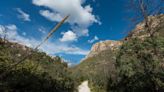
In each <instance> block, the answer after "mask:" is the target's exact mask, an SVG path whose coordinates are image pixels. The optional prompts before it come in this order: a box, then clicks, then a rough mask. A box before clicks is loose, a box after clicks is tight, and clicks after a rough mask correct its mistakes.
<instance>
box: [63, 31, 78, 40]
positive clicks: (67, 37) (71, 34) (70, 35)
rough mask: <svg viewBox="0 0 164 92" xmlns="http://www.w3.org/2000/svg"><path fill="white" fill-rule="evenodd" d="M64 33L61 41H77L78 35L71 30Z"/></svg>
mask: <svg viewBox="0 0 164 92" xmlns="http://www.w3.org/2000/svg"><path fill="white" fill-rule="evenodd" d="M62 34H63V37H62V38H61V39H60V41H61V42H72V41H77V35H76V34H75V33H74V32H72V31H70V30H69V31H67V32H65V33H62Z"/></svg>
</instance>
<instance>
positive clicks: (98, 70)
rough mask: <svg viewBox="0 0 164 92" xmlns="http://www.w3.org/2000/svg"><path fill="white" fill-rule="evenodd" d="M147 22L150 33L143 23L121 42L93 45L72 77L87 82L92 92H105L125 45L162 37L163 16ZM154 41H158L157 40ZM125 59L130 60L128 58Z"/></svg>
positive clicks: (114, 73) (163, 35)
mask: <svg viewBox="0 0 164 92" xmlns="http://www.w3.org/2000/svg"><path fill="white" fill-rule="evenodd" d="M148 21H149V23H150V28H151V30H152V31H151V32H150V33H149V32H147V31H146V30H145V29H146V28H145V21H143V22H141V23H139V24H138V25H136V27H135V28H134V30H132V31H131V32H130V33H129V34H128V36H127V37H126V38H124V39H123V40H120V41H112V40H106V41H101V42H98V43H96V44H94V45H93V46H92V48H91V51H90V53H89V54H88V55H87V56H86V58H85V59H83V60H82V61H81V63H80V64H79V65H77V66H75V67H73V69H72V70H73V75H74V77H75V78H78V79H80V80H79V81H85V80H89V84H90V87H91V90H92V92H106V89H107V86H106V85H107V82H108V80H109V79H110V78H112V80H115V78H116V72H117V69H116V64H117V61H116V58H118V56H119V54H120V53H122V54H123V53H125V52H122V48H123V47H124V45H125V44H131V45H133V44H134V45H135V43H132V40H134V39H139V40H140V41H139V42H144V41H146V42H147V39H148V38H149V37H150V36H151V34H154V35H155V36H156V37H164V31H163V29H164V28H163V27H164V23H163V21H164V15H163V14H161V15H156V16H149V17H148ZM156 30H157V32H156ZM155 39H156V40H159V39H158V38H155ZM127 49H130V47H129V48H127ZM136 49H137V48H136ZM134 53H135V52H134ZM131 55H133V53H132V54H131ZM161 55H162V54H161ZM125 59H130V56H129V57H128V56H127V57H126V58H125Z"/></svg>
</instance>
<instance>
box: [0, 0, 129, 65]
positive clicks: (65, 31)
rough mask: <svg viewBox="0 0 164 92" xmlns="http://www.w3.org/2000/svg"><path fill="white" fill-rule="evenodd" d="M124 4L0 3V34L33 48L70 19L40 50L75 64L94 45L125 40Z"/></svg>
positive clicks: (97, 0)
mask: <svg viewBox="0 0 164 92" xmlns="http://www.w3.org/2000/svg"><path fill="white" fill-rule="evenodd" d="M126 4H127V0H60V1H59V0H1V3H0V30H6V31H8V34H10V35H9V36H8V39H9V40H12V41H15V42H19V43H21V44H25V45H27V46H30V47H35V46H36V45H37V44H39V43H40V42H41V41H42V40H43V39H44V37H45V36H46V35H47V33H48V32H49V31H50V30H51V29H52V28H53V27H54V26H55V25H56V24H57V23H58V22H59V21H61V19H62V18H63V17H64V16H66V15H70V17H69V19H68V20H67V21H66V22H65V23H64V25H62V27H61V28H60V29H59V30H58V31H57V32H55V33H54V34H53V36H52V37H51V38H50V39H49V40H48V42H46V43H45V44H44V45H43V46H42V47H41V48H40V49H41V50H42V51H44V52H46V53H48V54H50V55H59V56H61V57H63V58H64V59H65V60H67V61H68V62H71V63H74V64H77V63H79V62H80V60H81V59H82V58H84V57H85V55H87V53H88V52H89V50H90V49H91V46H92V45H93V44H94V43H96V42H99V41H104V40H121V39H122V38H124V37H125V36H126V31H129V30H130V29H131V28H130V26H129V25H130V21H129V20H128V16H130V15H131V13H130V12H128V11H127V8H126ZM11 34H12V35H11Z"/></svg>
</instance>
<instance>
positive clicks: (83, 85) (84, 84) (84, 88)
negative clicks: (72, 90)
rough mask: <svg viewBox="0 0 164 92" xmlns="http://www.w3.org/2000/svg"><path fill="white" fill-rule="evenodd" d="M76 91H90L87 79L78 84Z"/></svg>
mask: <svg viewBox="0 0 164 92" xmlns="http://www.w3.org/2000/svg"><path fill="white" fill-rule="evenodd" d="M78 92H91V91H90V88H89V87H88V81H84V82H82V83H81V85H79V87H78Z"/></svg>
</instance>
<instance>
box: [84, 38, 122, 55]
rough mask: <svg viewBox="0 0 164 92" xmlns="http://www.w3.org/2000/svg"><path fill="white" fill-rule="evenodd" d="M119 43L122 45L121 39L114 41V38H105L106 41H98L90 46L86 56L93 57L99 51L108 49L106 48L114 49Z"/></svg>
mask: <svg viewBox="0 0 164 92" xmlns="http://www.w3.org/2000/svg"><path fill="white" fill-rule="evenodd" d="M121 45H122V42H121V41H114V40H106V41H101V42H98V43H96V44H94V45H93V46H92V48H91V51H90V53H89V54H88V55H87V57H93V56H95V55H97V54H99V53H100V52H102V51H105V50H108V49H110V50H112V51H115V50H116V49H118V48H119V47H120V46H121Z"/></svg>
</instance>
